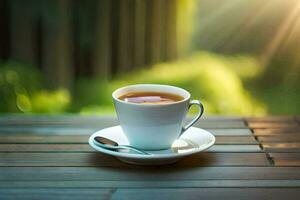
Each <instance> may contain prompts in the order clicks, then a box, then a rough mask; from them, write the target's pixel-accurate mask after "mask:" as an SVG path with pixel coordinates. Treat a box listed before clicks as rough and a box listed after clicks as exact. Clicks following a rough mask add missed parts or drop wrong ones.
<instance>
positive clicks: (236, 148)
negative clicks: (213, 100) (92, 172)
mask: <svg viewBox="0 0 300 200" xmlns="http://www.w3.org/2000/svg"><path fill="white" fill-rule="evenodd" d="M205 151H207V152H261V151H262V150H261V148H260V147H259V145H214V146H212V147H211V148H209V149H207V150H205ZM0 152H95V150H94V149H92V148H91V147H90V145H88V144H0Z"/></svg>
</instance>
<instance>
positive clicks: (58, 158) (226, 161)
mask: <svg viewBox="0 0 300 200" xmlns="http://www.w3.org/2000/svg"><path fill="white" fill-rule="evenodd" d="M269 164H270V163H269V161H268V160H267V158H266V155H265V153H213V152H211V153H209V152H203V153H199V154H196V155H193V156H190V157H187V158H184V159H183V160H182V161H180V162H179V163H178V165H182V166H268V165H269ZM122 165H123V163H121V162H120V161H118V160H116V159H115V158H113V157H111V156H108V155H104V154H101V153H96V152H95V153H0V166H87V167H88V166H122Z"/></svg>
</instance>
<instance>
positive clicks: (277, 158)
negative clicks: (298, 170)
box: [270, 153, 300, 166]
mask: <svg viewBox="0 0 300 200" xmlns="http://www.w3.org/2000/svg"><path fill="white" fill-rule="evenodd" d="M270 156H271V157H272V158H273V160H274V163H275V165H276V166H300V153H270Z"/></svg>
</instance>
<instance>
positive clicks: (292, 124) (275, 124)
mask: <svg viewBox="0 0 300 200" xmlns="http://www.w3.org/2000/svg"><path fill="white" fill-rule="evenodd" d="M248 126H249V127H250V128H300V126H299V124H298V123H297V122H296V121H291V122H261V121H257V122H248Z"/></svg>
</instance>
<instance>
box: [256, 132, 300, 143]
mask: <svg viewBox="0 0 300 200" xmlns="http://www.w3.org/2000/svg"><path fill="white" fill-rule="evenodd" d="M258 140H259V141H260V142H262V143H285V142H286V143H287V142H300V134H292V133H291V134H280V135H279V134H276V135H269V136H258Z"/></svg>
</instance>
